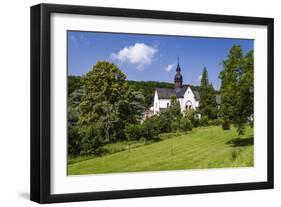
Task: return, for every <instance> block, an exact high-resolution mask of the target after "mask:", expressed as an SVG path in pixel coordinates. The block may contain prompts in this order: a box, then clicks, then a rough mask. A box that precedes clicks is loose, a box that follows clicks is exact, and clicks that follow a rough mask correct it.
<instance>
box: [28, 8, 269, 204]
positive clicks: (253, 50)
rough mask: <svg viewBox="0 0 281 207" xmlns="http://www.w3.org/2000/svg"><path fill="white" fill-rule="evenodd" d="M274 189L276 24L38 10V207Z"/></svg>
mask: <svg viewBox="0 0 281 207" xmlns="http://www.w3.org/2000/svg"><path fill="white" fill-rule="evenodd" d="M270 188H273V19H271V18H260V17H241V16H225V15H211V14H194V13H179V12H168V11H149V10H133V9H119V8H102V7H86V6H70V5H54V4H40V5H36V6H33V7H31V200H33V201H36V202H39V203H52V202H69V201H85V200H101V199H117V198H132V197H145V196H164V195H179V194H193V193H209V192H223V191H238V190H254V189H270Z"/></svg>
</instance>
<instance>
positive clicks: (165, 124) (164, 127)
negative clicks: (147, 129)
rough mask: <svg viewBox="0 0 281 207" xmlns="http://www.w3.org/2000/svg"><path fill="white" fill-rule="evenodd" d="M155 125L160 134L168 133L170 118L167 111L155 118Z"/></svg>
mask: <svg viewBox="0 0 281 207" xmlns="http://www.w3.org/2000/svg"><path fill="white" fill-rule="evenodd" d="M156 123H157V126H158V129H159V132H160V133H166V132H170V131H171V130H172V128H171V118H170V113H169V111H166V112H163V113H161V114H159V115H158V116H157V117H156Z"/></svg>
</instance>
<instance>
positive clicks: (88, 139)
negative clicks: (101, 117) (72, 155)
mask: <svg viewBox="0 0 281 207" xmlns="http://www.w3.org/2000/svg"><path fill="white" fill-rule="evenodd" d="M79 133H80V135H79V136H80V137H82V139H81V151H80V155H84V156H85V155H87V156H88V155H92V154H95V155H99V154H101V150H100V146H101V145H102V144H103V139H102V137H101V135H100V129H99V128H98V127H97V126H96V125H95V124H91V125H87V126H84V127H82V128H80V130H79Z"/></svg>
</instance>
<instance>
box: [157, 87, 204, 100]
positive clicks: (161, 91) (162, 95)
mask: <svg viewBox="0 0 281 207" xmlns="http://www.w3.org/2000/svg"><path fill="white" fill-rule="evenodd" d="M188 87H190V85H183V86H182V88H156V91H157V94H158V97H159V99H170V98H171V97H172V96H173V95H175V96H176V97H177V98H183V95H184V93H185V91H186V90H187V88H188ZM192 92H193V93H194V95H195V99H197V100H199V99H200V96H199V92H198V91H192Z"/></svg>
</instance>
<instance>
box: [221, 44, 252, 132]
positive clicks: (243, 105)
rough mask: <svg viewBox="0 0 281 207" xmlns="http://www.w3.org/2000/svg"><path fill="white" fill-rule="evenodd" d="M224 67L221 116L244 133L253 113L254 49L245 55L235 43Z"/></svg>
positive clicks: (225, 122)
mask: <svg viewBox="0 0 281 207" xmlns="http://www.w3.org/2000/svg"><path fill="white" fill-rule="evenodd" d="M223 68H224V69H223V70H222V71H221V73H220V76H219V77H220V79H221V81H222V82H221V90H220V92H221V108H220V116H221V117H222V119H223V122H224V124H225V125H227V124H230V123H233V124H234V126H235V127H236V128H237V131H238V133H239V134H243V133H244V131H245V124H246V123H248V122H249V117H250V116H251V115H252V114H253V100H254V92H253V88H254V86H253V84H254V77H253V74H254V72H253V70H254V58H253V51H249V52H248V53H247V54H246V55H245V56H244V55H243V51H242V49H241V47H240V46H238V45H234V46H233V47H232V48H231V49H230V51H229V54H228V57H227V59H225V60H224V61H223ZM223 128H225V127H223ZM226 128H227V127H226Z"/></svg>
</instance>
